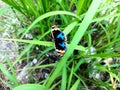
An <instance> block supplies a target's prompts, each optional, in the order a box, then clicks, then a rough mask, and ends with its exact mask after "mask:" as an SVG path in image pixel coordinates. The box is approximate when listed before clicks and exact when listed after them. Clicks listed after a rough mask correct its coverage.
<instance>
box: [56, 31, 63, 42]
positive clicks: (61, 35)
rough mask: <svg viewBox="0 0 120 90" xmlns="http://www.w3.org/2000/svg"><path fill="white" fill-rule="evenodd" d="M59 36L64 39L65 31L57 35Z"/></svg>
mask: <svg viewBox="0 0 120 90" xmlns="http://www.w3.org/2000/svg"><path fill="white" fill-rule="evenodd" d="M57 38H61V39H62V40H64V39H65V36H64V33H63V32H61V33H60V34H59V35H58V36H57Z"/></svg>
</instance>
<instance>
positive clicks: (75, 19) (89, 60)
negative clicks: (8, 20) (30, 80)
mask: <svg viewBox="0 0 120 90" xmlns="http://www.w3.org/2000/svg"><path fill="white" fill-rule="evenodd" d="M3 1H4V2H5V3H7V4H8V5H10V6H11V7H13V9H15V10H17V11H19V12H20V13H22V14H23V16H25V18H27V19H26V20H23V19H21V17H19V19H20V20H23V21H22V22H24V27H23V31H21V32H17V33H19V34H18V35H19V38H17V39H3V40H12V41H15V42H22V43H24V44H25V48H24V50H23V51H21V53H20V55H19V56H18V58H17V59H16V60H15V61H14V62H13V64H11V62H7V63H8V65H9V67H10V70H11V71H12V73H9V72H8V71H7V69H6V68H5V67H4V65H3V63H1V64H0V69H1V71H2V72H3V74H4V75H5V76H6V77H7V78H8V79H9V80H10V82H13V83H14V86H12V85H9V84H6V82H5V81H2V82H4V83H5V84H6V85H7V86H9V87H10V88H14V87H15V88H14V89H13V90H18V89H21V90H27V87H31V88H34V87H33V85H34V84H33V85H32V84H29V85H23V86H20V85H19V83H18V82H19V81H17V79H16V73H15V70H14V69H13V66H15V65H16V64H17V63H18V62H20V61H22V60H25V61H26V60H28V61H29V59H31V58H33V57H36V58H37V59H39V60H41V61H42V60H43V59H44V58H46V56H45V55H46V54H47V53H49V52H50V51H51V50H53V47H54V44H53V43H54V42H51V41H52V38H51V39H50V36H51V33H50V32H51V26H52V25H53V24H56V25H57V26H58V27H59V28H60V29H61V31H63V32H64V33H65V35H66V36H67V47H68V48H67V51H66V53H65V54H64V56H63V57H61V58H59V60H58V62H54V63H52V64H48V63H45V64H44V65H40V66H33V67H29V68H27V69H28V70H34V69H43V68H48V67H53V68H54V69H53V70H52V71H51V72H50V75H49V76H48V77H47V78H46V79H45V80H43V81H38V82H40V85H38V83H37V84H35V85H36V89H34V90H55V89H56V88H57V89H59V90H93V89H94V90H95V89H96V88H97V89H98V90H103V89H105V88H106V89H108V90H117V83H116V82H118V83H120V73H118V72H119V69H118V68H119V67H120V61H119V57H120V53H119V51H120V2H119V1H118V2H117V1H113V0H3ZM26 22H30V23H29V24H28V23H26ZM34 29H38V31H39V35H34V34H33V30H34ZM26 33H31V34H32V35H33V36H34V39H33V40H23V39H24V37H25V35H26ZM28 44H29V45H28ZM35 45H39V46H40V48H39V49H40V50H41V51H42V52H41V53H40V54H39V55H36V54H33V48H34V47H35ZM76 51H77V53H75V52H76ZM111 58H116V59H115V61H114V62H112V63H111V62H110V63H109V62H107V63H106V65H102V64H101V63H103V62H104V61H108V60H110V59H111ZM117 58H118V60H117ZM41 61H38V62H41ZM2 67H3V70H5V72H4V71H3V70H2ZM100 73H107V74H106V76H108V77H109V78H107V80H106V81H104V80H105V79H103V80H102V79H101V77H99V78H98V77H97V75H98V74H100ZM58 78H60V79H58ZM17 86H18V87H17ZM24 88H25V89H24ZM38 88H40V89H38ZM29 90H30V89H29Z"/></svg>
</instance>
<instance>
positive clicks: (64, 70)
mask: <svg viewBox="0 0 120 90" xmlns="http://www.w3.org/2000/svg"><path fill="white" fill-rule="evenodd" d="M66 81H67V70H66V66H64V67H63V71H62V83H61V89H60V90H66V84H67V82H66Z"/></svg>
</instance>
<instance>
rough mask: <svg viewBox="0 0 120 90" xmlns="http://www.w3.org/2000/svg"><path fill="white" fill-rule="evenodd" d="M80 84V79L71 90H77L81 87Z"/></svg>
mask: <svg viewBox="0 0 120 90" xmlns="http://www.w3.org/2000/svg"><path fill="white" fill-rule="evenodd" d="M79 83H80V80H79V79H78V80H77V81H76V82H75V83H74V85H73V86H72V87H71V89H70V90H77V88H78V86H79Z"/></svg>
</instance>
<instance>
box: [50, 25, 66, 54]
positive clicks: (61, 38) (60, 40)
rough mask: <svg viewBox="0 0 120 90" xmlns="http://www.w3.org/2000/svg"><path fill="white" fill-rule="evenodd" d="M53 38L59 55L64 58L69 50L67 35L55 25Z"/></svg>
mask: <svg viewBox="0 0 120 90" xmlns="http://www.w3.org/2000/svg"><path fill="white" fill-rule="evenodd" d="M52 37H53V39H54V45H55V49H56V51H57V53H58V55H59V56H63V54H64V53H65V51H66V49H67V47H66V37H65V34H64V33H63V32H62V31H60V29H59V28H58V27H57V26H56V25H54V26H52Z"/></svg>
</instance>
